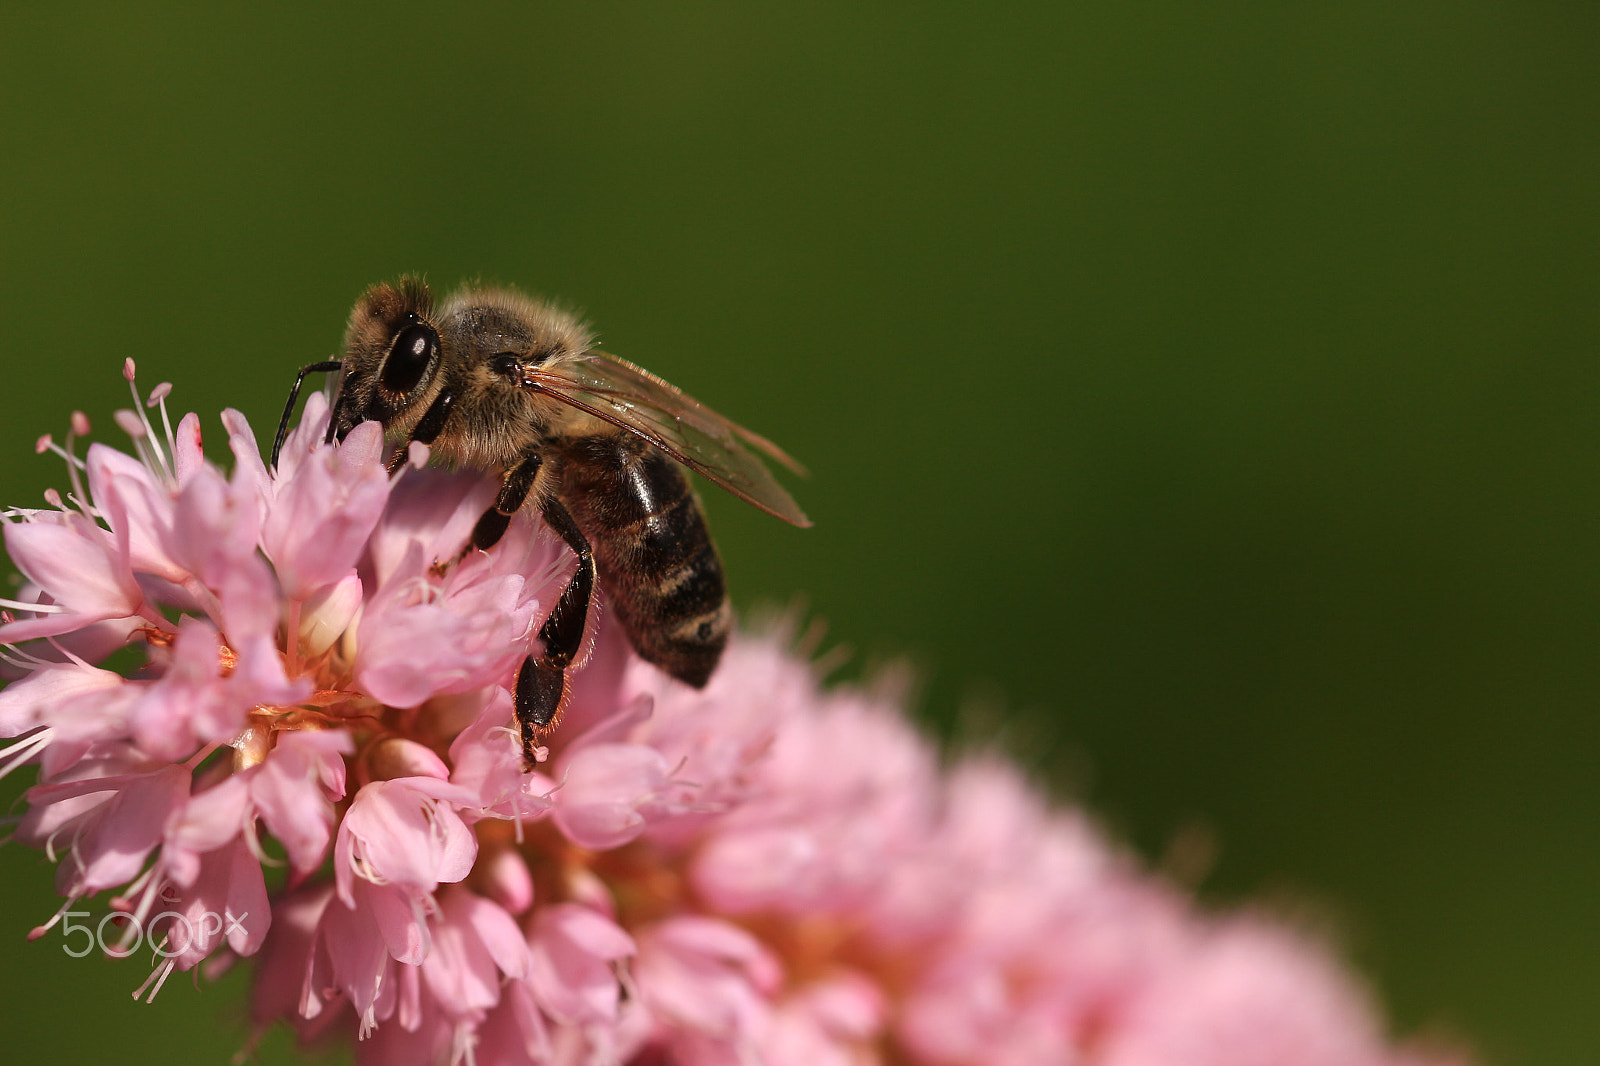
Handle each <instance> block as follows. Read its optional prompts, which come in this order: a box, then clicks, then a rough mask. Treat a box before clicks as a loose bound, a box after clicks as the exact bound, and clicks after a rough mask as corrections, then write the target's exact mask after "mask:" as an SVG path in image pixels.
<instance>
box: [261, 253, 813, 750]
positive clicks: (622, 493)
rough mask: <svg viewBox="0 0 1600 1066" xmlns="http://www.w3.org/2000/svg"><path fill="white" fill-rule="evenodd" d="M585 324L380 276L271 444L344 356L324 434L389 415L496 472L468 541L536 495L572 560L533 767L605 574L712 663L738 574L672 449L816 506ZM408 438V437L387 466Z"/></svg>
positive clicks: (784, 509) (531, 693)
mask: <svg viewBox="0 0 1600 1066" xmlns="http://www.w3.org/2000/svg"><path fill="white" fill-rule="evenodd" d="M591 340H592V338H591V336H590V334H589V332H588V330H586V329H585V328H584V326H583V325H582V324H581V323H580V322H579V321H578V320H577V319H575V318H574V317H572V316H571V315H569V314H567V313H565V312H563V311H561V310H558V309H557V308H554V307H552V306H550V305H549V304H545V303H541V302H538V301H535V300H531V299H529V298H528V297H526V296H523V295H522V294H521V293H517V292H513V291H509V290H503V289H474V288H466V289H462V290H461V291H460V292H457V293H455V294H454V295H453V296H451V297H450V298H449V299H448V300H446V301H445V303H444V306H443V307H442V308H440V309H439V310H438V311H437V313H436V312H435V310H434V306H433V298H432V295H431V293H430V292H429V291H428V288H427V286H426V285H425V284H424V283H423V282H421V281H420V280H417V279H415V278H402V279H401V280H400V282H399V283H398V284H396V285H390V284H387V283H385V284H379V285H375V286H373V287H372V288H370V289H368V290H367V292H366V293H365V294H364V295H363V296H362V297H361V299H360V300H359V301H358V302H357V303H356V306H355V308H354V310H352V311H351V313H350V324H349V328H348V329H347V331H346V333H345V358H344V359H343V360H330V361H327V362H323V363H315V364H312V365H310V366H307V367H305V368H303V369H302V370H301V371H300V375H299V377H297V378H296V379H295V384H294V389H293V390H292V391H291V392H290V394H289V402H288V404H287V406H286V408H285V410H284V414H283V421H282V423H281V424H280V425H279V428H278V436H277V440H276V441H275V442H274V444H273V449H272V460H271V462H272V465H274V466H276V465H277V460H278V453H279V451H280V449H281V448H282V445H283V440H284V436H285V434H286V432H287V429H288V424H289V418H290V415H291V414H292V412H293V409H294V403H295V399H296V397H297V396H298V395H299V391H300V386H301V384H302V382H304V380H305V377H306V375H307V374H311V373H317V372H325V371H335V370H340V371H342V372H343V374H342V376H341V378H340V381H339V388H338V392H337V398H336V399H335V401H334V405H333V411H332V415H331V418H330V421H329V425H328V432H327V436H326V439H327V440H329V441H332V440H333V439H335V438H337V439H339V440H343V439H344V438H345V436H346V435H347V434H348V433H349V432H350V431H351V430H352V429H353V428H354V427H355V426H356V425H358V424H360V423H362V422H369V421H370V422H379V423H381V424H382V425H383V427H384V429H385V431H386V433H387V434H388V435H389V436H390V437H391V438H393V439H396V440H398V441H400V442H401V443H402V445H404V443H405V442H409V441H417V442H419V443H422V444H426V445H429V446H430V447H431V448H432V454H434V455H436V456H439V457H441V458H443V459H444V460H446V461H447V462H448V463H450V464H451V465H454V466H467V467H477V468H482V469H486V470H492V471H497V472H500V474H501V477H502V481H501V487H500V492H499V495H498V497H497V498H496V500H495V502H494V505H493V506H492V507H490V508H489V509H488V510H487V511H485V512H484V514H483V517H482V518H480V519H479V520H478V523H477V526H476V527H475V528H474V529H473V532H472V539H471V542H470V547H472V548H476V549H478V550H480V551H481V550H487V549H489V548H491V547H493V546H494V545H495V544H496V543H498V542H499V540H500V538H501V537H502V536H503V535H504V533H505V531H506V528H507V526H508V524H509V523H510V520H511V517H512V516H513V515H515V514H516V513H517V512H518V511H520V510H522V509H523V508H524V507H529V508H537V509H538V510H539V512H540V514H541V515H542V516H543V517H544V520H545V522H546V523H547V524H548V525H549V526H550V528H551V529H553V530H554V531H555V532H556V533H557V534H558V535H559V536H560V537H561V539H562V540H563V541H565V542H566V544H567V546H568V547H570V548H571V549H572V551H573V553H574V554H575V555H576V556H577V558H578V568H577V570H576V572H574V574H573V576H572V579H571V581H570V582H569V583H568V584H567V587H566V588H565V590H563V592H562V594H561V597H560V599H559V600H558V601H557V602H556V605H555V608H554V609H553V610H552V611H551V612H550V614H549V616H548V618H547V619H546V620H545V622H544V624H543V625H542V626H541V627H540V629H539V639H540V641H541V643H542V645H543V649H542V651H540V653H539V654H538V655H529V656H528V658H527V659H526V660H525V661H524V662H523V664H522V667H521V669H520V670H519V671H518V673H517V680H516V688H515V707H516V716H517V722H518V724H519V726H520V729H521V737H522V748H523V754H524V757H525V759H526V762H527V765H528V766H529V767H532V766H533V765H534V749H535V746H536V744H537V742H538V740H539V738H540V737H541V736H543V735H544V734H545V733H548V732H549V731H550V730H552V729H554V728H555V726H556V724H557V722H558V721H559V720H560V718H561V713H562V711H563V710H564V709H565V705H566V700H567V697H568V694H569V690H570V686H569V684H568V678H567V674H568V672H569V671H570V670H571V668H572V666H573V664H574V662H575V660H576V659H577V658H578V655H579V652H580V651H581V649H582V646H583V634H584V627H585V624H586V622H587V619H588V614H589V605H590V603H591V602H592V600H593V597H594V585H595V579H596V576H598V577H599V579H600V580H601V581H602V582H603V583H604V584H605V588H606V592H607V594H608V596H609V598H610V603H611V605H612V607H613V609H614V610H615V611H616V615H617V619H618V621H619V622H621V624H622V628H623V631H624V632H625V633H627V635H628V640H629V642H630V643H631V644H632V645H633V647H634V650H636V651H637V652H638V653H639V655H640V656H641V657H642V658H644V659H645V660H647V661H648V662H651V663H654V664H655V665H656V666H658V667H660V668H661V669H662V670H664V671H666V672H667V673H668V674H670V675H672V676H673V677H675V678H677V679H678V680H680V681H683V682H685V683H687V684H689V685H692V686H694V687H696V688H700V687H703V686H704V685H705V683H706V681H707V680H709V679H710V677H711V673H712V671H714V670H715V669H716V666H717V663H718V661H719V660H720V658H721V656H722V651H723V648H724V647H725V646H726V645H727V642H728V630H729V625H730V615H729V610H728V596H727V588H726V585H725V583H724V581H723V575H722V563H721V560H720V559H718V557H717V551H716V548H715V546H713V544H712V543H711V536H710V533H709V532H708V531H707V529H706V523H705V516H704V515H703V514H702V512H701V509H700V504H699V501H698V500H696V499H695V496H694V493H693V491H692V490H691V489H690V487H689V482H688V479H687V478H686V477H685V476H684V473H683V471H682V469H681V468H680V466H679V465H678V464H680V463H681V464H684V465H686V466H688V467H690V468H691V469H693V470H695V471H696V472H698V473H700V474H702V475H704V476H705V477H707V478H709V479H710V480H711V481H713V482H715V483H716V484H717V485H720V486H722V487H723V488H725V489H727V490H728V491H729V492H732V493H733V494H734V495H736V496H738V497H740V498H741V499H743V500H745V501H747V502H749V503H751V504H753V505H755V506H756V507H759V508H761V509H762V510H763V511H766V512H767V513H768V514H771V515H774V516H776V517H778V518H781V519H783V520H784V521H786V522H790V523H792V524H794V525H797V526H809V525H810V524H811V523H810V521H809V520H808V519H807V518H806V516H805V514H804V512H802V511H801V510H800V508H799V506H798V505H797V504H796V503H795V502H794V500H793V499H792V498H791V497H790V496H789V494H788V492H786V491H785V490H784V489H783V487H782V486H781V485H779V484H778V483H777V482H776V481H775V480H773V478H772V475H771V474H770V473H769V472H768V471H767V468H766V466H765V465H763V463H762V462H761V460H760V459H759V458H758V457H757V456H756V454H755V453H756V452H757V451H760V452H764V453H766V454H767V455H768V456H770V457H771V458H773V459H775V460H777V461H778V462H780V463H783V464H784V465H786V466H788V467H789V468H790V469H792V470H795V471H796V472H803V471H802V470H801V468H800V466H799V465H798V464H797V463H795V461H794V460H793V459H791V458H789V456H788V455H786V454H785V453H784V452H783V451H782V450H781V449H779V448H778V447H777V446H776V445H774V444H772V443H771V442H770V441H768V440H766V439H765V438H763V437H760V436H757V435H756V434H754V433H752V432H750V431H749V430H747V429H745V428H743V427H742V426H739V425H737V424H735V423H733V422H731V421H729V420H728V419H726V418H724V417H722V416H721V415H719V414H717V413H716V412H715V411H712V410H711V409H709V408H707V407H705V406H703V405H701V404H700V403H699V402H697V401H696V400H694V399H693V398H692V397H690V396H688V395H686V394H684V393H683V392H681V391H679V390H678V389H676V388H674V387H673V386H671V385H669V384H667V383H666V382H665V381H662V380H661V379H660V378H658V377H656V376H655V375H653V374H651V373H649V372H648V371H646V370H644V369H642V368H640V367H637V366H634V365H633V364H632V363H629V362H627V361H625V360H622V359H618V358H616V357H615V356H612V355H607V354H606V353H604V352H599V351H595V350H594V349H593V348H592V347H591ZM405 455H406V448H405V447H404V446H402V448H401V449H400V451H398V452H396V453H395V455H394V456H393V457H392V458H391V459H390V468H391V470H392V469H395V468H397V467H398V466H399V464H400V463H401V462H403V461H404V459H405Z"/></svg>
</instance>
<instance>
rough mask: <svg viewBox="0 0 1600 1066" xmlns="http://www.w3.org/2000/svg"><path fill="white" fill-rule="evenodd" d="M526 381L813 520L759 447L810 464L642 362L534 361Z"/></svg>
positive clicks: (602, 358)
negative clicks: (535, 364)
mask: <svg viewBox="0 0 1600 1066" xmlns="http://www.w3.org/2000/svg"><path fill="white" fill-rule="evenodd" d="M523 384H524V385H526V386H527V387H528V388H531V389H535V390H537V391H539V392H543V393H546V394H548V395H550V396H553V397H555V398H556V399H558V400H560V401H562V402H563V403H568V404H571V405H572V406H573V407H576V408H578V409H580V410H583V411H587V412H589V413H590V414H592V415H594V416H595V417H596V418H602V419H604V420H605V421H607V422H610V423H611V424H612V425H614V426H619V427H621V428H622V429H625V430H627V431H628V432H630V433H636V434H638V435H639V436H641V437H643V438H644V439H645V440H647V441H649V442H650V443H651V444H654V445H655V446H656V447H657V448H660V449H661V450H662V451H664V452H666V453H667V454H668V455H670V456H672V457H673V458H674V459H676V460H678V462H680V463H683V464H684V465H685V466H687V467H689V468H690V469H691V470H694V471H695V472H696V473H699V474H703V475H704V476H705V477H707V478H709V479H710V480H711V481H714V482H715V483H716V484H718V485H721V486H722V487H723V488H725V489H727V490H728V491H729V492H731V493H733V494H734V495H735V496H737V497H739V498H740V499H742V500H744V501H745V502H747V503H750V504H753V505H755V506H756V507H759V508H761V509H762V510H763V511H765V512H767V513H768V514H770V515H772V516H774V517H776V518H781V519H783V520H784V521H785V522H789V523H792V524H794V525H797V526H809V525H810V524H811V520H810V519H809V518H807V517H806V515H805V512H804V511H802V510H800V505H799V504H797V503H795V502H794V498H793V497H792V496H790V495H789V493H788V491H787V490H785V489H784V487H783V486H782V485H780V484H778V482H777V481H776V480H775V479H774V478H773V476H772V473H771V472H770V471H769V470H767V467H766V464H765V463H763V462H762V461H761V459H760V457H759V456H758V455H757V454H756V452H757V451H760V452H763V453H765V454H766V455H768V456H770V457H771V458H772V459H774V460H776V461H777V462H779V463H782V464H783V465H784V466H786V467H788V468H789V469H790V470H793V471H794V472H795V473H798V474H804V473H805V468H804V467H802V466H801V465H800V464H799V463H797V462H795V461H794V460H793V459H791V458H789V456H788V455H787V454H785V453H784V451H783V449H781V448H779V447H778V446H777V445H776V444H773V443H772V442H771V441H769V440H767V439H766V438H765V437H762V436H759V435H757V434H755V433H752V432H750V431H749V430H748V429H745V428H744V427H743V426H741V425H739V424H737V423H735V422H731V421H729V420H728V419H726V418H724V417H722V416H721V415H719V414H717V412H715V411H713V410H712V409H711V408H709V407H706V406H705V405H704V404H702V403H700V402H699V401H698V400H696V399H695V398H694V397H692V396H689V395H688V394H686V393H684V392H683V391H682V390H680V389H678V388H675V387H674V386H672V385H669V384H668V383H667V382H665V381H662V380H661V379H660V378H658V377H656V376H655V375H654V374H652V373H650V371H648V370H645V369H644V368H643V367H637V366H634V365H633V364H632V363H630V362H628V361H627V360H626V359H618V358H617V357H616V356H614V355H607V354H606V353H605V352H587V353H585V354H584V355H581V356H578V357H577V358H575V359H564V360H562V361H561V362H559V363H557V364H555V365H553V366H550V367H531V368H528V369H527V370H526V371H525V372H524V376H523ZM752 449H754V450H752Z"/></svg>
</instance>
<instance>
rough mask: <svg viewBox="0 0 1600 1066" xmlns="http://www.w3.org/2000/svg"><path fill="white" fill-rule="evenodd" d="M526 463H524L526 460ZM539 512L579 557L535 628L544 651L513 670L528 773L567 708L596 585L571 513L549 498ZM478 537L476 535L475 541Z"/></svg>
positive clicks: (515, 474) (591, 559) (514, 477)
mask: <svg viewBox="0 0 1600 1066" xmlns="http://www.w3.org/2000/svg"><path fill="white" fill-rule="evenodd" d="M524 465H527V464H526V462H525V463H524ZM521 469H522V467H518V468H517V469H516V470H514V471H513V472H512V474H511V475H510V476H509V477H508V478H507V481H506V487H507V488H511V487H512V482H514V481H516V480H518V474H519V472H520V471H521ZM532 481H533V479H532V476H531V475H530V476H529V477H528V479H527V482H528V487H531V485H532ZM527 493H528V488H526V487H525V488H523V489H522V495H523V497H524V498H525V497H526V496H527ZM501 495H502V498H504V496H505V492H504V491H502V493H501ZM508 502H509V501H508ZM541 511H542V512H543V514H544V520H545V523H546V524H547V525H549V526H550V528H551V529H553V530H555V531H556V533H558V534H559V535H560V536H561V539H562V540H564V541H566V542H567V546H568V547H569V548H571V549H572V551H573V554H575V555H576V556H577V557H578V569H577V570H576V571H574V572H573V575H572V578H571V580H569V581H568V582H567V587H566V588H564V589H562V590H561V595H560V597H559V598H558V599H557V600H556V605H555V609H554V610H552V611H551V612H550V614H549V616H548V617H547V618H545V620H544V625H542V626H540V627H539V640H540V642H541V643H542V644H543V645H544V650H543V651H542V652H540V653H539V654H538V655H530V656H528V657H527V659H525V660H524V661H523V663H522V668H521V669H520V670H518V671H517V685H516V690H515V691H514V692H513V703H514V705H515V708H516V714H517V726H518V729H519V731H520V734H521V738H522V759H523V765H524V766H525V767H526V768H527V769H530V770H531V769H533V767H534V765H535V760H534V749H535V748H536V747H537V746H538V743H539V740H540V739H541V738H543V737H544V736H545V735H547V734H548V733H550V732H551V731H552V730H554V729H555V727H556V725H557V724H558V723H559V722H560V721H561V714H562V712H563V711H565V710H566V706H567V699H568V697H569V696H570V695H571V688H570V686H569V685H568V676H567V675H568V672H569V671H570V670H571V669H572V664H573V662H574V661H575V660H576V659H577V657H578V654H579V652H581V651H582V650H583V629H584V625H585V623H587V622H588V619H589V602H590V600H591V599H592V598H593V596H594V584H595V567H594V553H593V552H592V551H590V549H589V541H588V539H587V538H586V537H585V536H584V535H583V532H582V531H581V530H580V529H578V524H577V523H576V522H574V521H573V520H572V515H571V514H569V513H568V512H567V509H566V508H565V507H564V506H562V504H561V501H560V500H557V499H555V498H553V497H552V498H551V499H548V500H546V501H545V502H544V504H543V506H542V507H541ZM513 513H515V512H513ZM498 514H499V508H498V507H497V508H496V510H494V511H490V512H488V513H486V514H485V515H484V516H483V519H482V520H480V521H479V526H480V528H481V527H483V526H484V524H485V521H488V522H489V524H490V526H491V527H492V526H493V525H495V524H496V523H495V522H494V521H493V519H492V518H491V516H495V515H498ZM508 518H509V516H501V523H500V527H501V531H503V530H504V525H503V522H504V521H505V520H506V519H508ZM476 539H477V538H476V533H475V534H474V542H476ZM494 539H495V540H498V539H499V535H498V534H496V535H495V538H494Z"/></svg>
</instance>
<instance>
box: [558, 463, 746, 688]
mask: <svg viewBox="0 0 1600 1066" xmlns="http://www.w3.org/2000/svg"><path fill="white" fill-rule="evenodd" d="M560 494H561V502H562V503H564V504H566V506H567V509H568V510H569V511H571V512H572V517H573V518H574V519H575V520H576V521H577V523H578V528H580V529H581V530H583V533H584V535H585V536H586V537H588V538H589V544H590V547H591V549H592V550H593V552H594V559H595V567H596V569H597V570H598V572H599V576H600V581H601V583H602V585H604V587H605V590H606V593H607V596H608V599H609V602H610V604H611V608H612V610H613V611H615V612H616V616H617V620H618V621H619V622H621V623H622V628H623V631H624V632H626V633H627V634H628V639H629V640H630V641H631V642H632V643H633V647H634V650H635V651H637V652H638V653H639V655H640V656H641V657H643V658H644V659H646V660H647V661H649V662H652V663H654V664H655V665H657V666H659V667H660V668H661V669H663V670H665V671H666V672H667V673H669V674H671V675H672V676H673V677H675V678H677V679H678V680H680V681H683V682H686V683H688V684H690V685H693V686H695V687H696V688H699V687H701V686H702V685H704V684H705V683H706V681H707V679H709V678H710V677H711V672H712V671H713V670H715V669H716V667H717V660H718V659H720V658H721V657H722V649H723V646H724V645H726V644H727V642H728V627H729V624H730V613H729V610H728V593H727V587H726V585H725V584H724V583H723V578H722V561H721V560H720V559H718V558H717V549H716V548H715V547H714V546H713V545H712V543H711V535H710V533H709V532H708V531H707V530H706V521H705V516H704V515H703V514H702V513H701V511H700V502H699V501H698V500H696V499H695V497H694V493H693V492H691V491H690V489H689V479H688V477H687V475H686V474H685V473H684V470H683V468H682V467H681V466H679V465H678V463H677V462H676V461H675V460H674V459H672V458H671V457H669V456H667V455H666V454H664V453H663V452H661V451H659V450H657V449H656V448H654V447H652V446H651V445H649V444H648V443H646V442H645V441H643V440H641V439H640V438H638V437H635V436H633V435H631V434H626V433H619V434H615V435H611V436H605V437H589V438H585V439H583V440H580V441H575V442H572V443H570V444H568V445H566V446H565V447H563V448H562V449H561V490H560Z"/></svg>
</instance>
